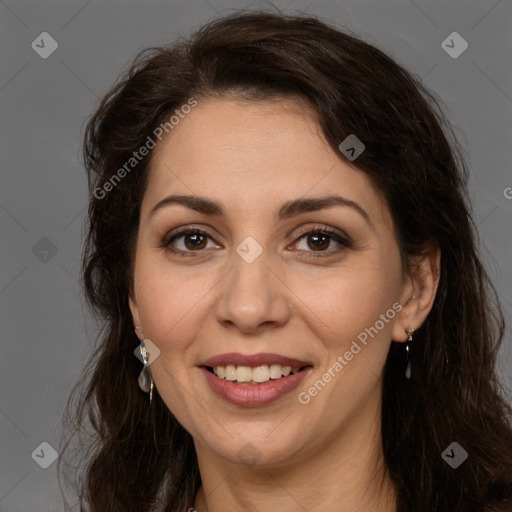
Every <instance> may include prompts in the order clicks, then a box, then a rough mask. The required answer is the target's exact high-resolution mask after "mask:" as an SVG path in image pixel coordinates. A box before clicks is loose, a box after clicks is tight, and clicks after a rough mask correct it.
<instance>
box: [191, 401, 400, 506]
mask: <svg viewBox="0 0 512 512" xmlns="http://www.w3.org/2000/svg"><path fill="white" fill-rule="evenodd" d="M374 411H375V409H374ZM379 413H380V410H379ZM371 419H372V418H366V420H371ZM362 425H364V426H365V428H362ZM197 448H200V447H198V446H197V444H196V450H197ZM197 453H198V461H199V469H200V473H201V478H202V483H203V485H202V487H201V489H200V491H199V493H198V495H197V499H196V502H195V505H194V508H195V509H196V511H197V512H220V511H222V512H224V511H225V510H234V511H238V510H244V511H248V512H263V511H267V510H275V509H277V510H280V511H282V512H299V511H300V512H302V511H304V510H307V511H308V512H320V511H322V512H325V510H343V511H344V512H362V511H365V512H396V503H397V500H396V492H395V486H394V484H393V482H392V480H391V477H390V475H389V472H388V471H387V469H386V467H385V463H384V454H383V451H382V442H381V434H380V417H379V419H377V418H375V417H374V418H373V421H357V422H354V424H353V425H352V426H348V427H346V428H345V427H344V430H343V434H342V435H340V434H339V433H336V435H333V438H332V439H327V440H325V442H324V443H323V448H322V449H318V450H316V451H314V453H313V452H312V453H309V454H308V455H307V456H302V457H301V458H300V460H298V459H297V460H294V461H293V462H290V463H288V465H283V464H280V465H279V466H277V465H275V466H267V467H266V468H261V467H257V466H254V467H245V466H240V465H236V464H233V463H229V462H226V461H225V459H221V458H220V457H217V456H212V455H211V452H210V454H209V455H206V454H205V453H206V452H205V450H201V449H199V450H197Z"/></svg>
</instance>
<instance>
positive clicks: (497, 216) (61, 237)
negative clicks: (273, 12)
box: [0, 0, 512, 512]
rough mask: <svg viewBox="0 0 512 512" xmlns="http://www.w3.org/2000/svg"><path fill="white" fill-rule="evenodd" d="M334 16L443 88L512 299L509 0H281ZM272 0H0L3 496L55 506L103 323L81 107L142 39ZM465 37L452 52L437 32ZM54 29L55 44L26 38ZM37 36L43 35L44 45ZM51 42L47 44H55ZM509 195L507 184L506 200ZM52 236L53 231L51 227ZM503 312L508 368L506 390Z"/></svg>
mask: <svg viewBox="0 0 512 512" xmlns="http://www.w3.org/2000/svg"><path fill="white" fill-rule="evenodd" d="M274 5H277V6H278V7H279V8H280V9H282V10H284V11H286V12H291V11H294V10H296V11H301V12H309V13H313V14H316V15H319V16H321V17H324V18H326V19H329V20H333V21H336V22H337V23H339V24H342V25H344V26H346V27H348V28H349V29H352V30H354V31H355V32H357V33H359V34H360V35H362V36H363V37H364V38H365V39H366V40H367V41H368V42H370V43H373V44H375V45H377V46H378V47H380V48H381V49H383V50H385V51H387V52H389V53H390V54H391V55H392V56H393V57H394V58H395V59H397V60H398V61H399V62H400V63H402V64H403V65H404V66H406V67H407V68H408V69H410V70H411V71H413V72H414V73H416V74H417V75H419V76H420V77H422V78H423V79H424V83H425V85H426V86H427V87H428V88H430V89H431V90H433V91H435V92H436V93H437V94H438V95H439V96H440V97H441V98H442V100H443V101H444V103H445V105H446V110H447V112H448V114H449V118H450V119H451V121H452V122H453V124H454V125H455V127H456V130H457V134H458V136H459V138H460V140H461V142H462V144H463V146H464V147H465V148H466V150H467V153H468V165H469V168H470V171H471V194H472V197H473V201H474V209H475V217H476V220H477V224H478V226H479V230H480V232H481V239H482V251H483V252H484V257H485V261H486V264H487V266H488V269H489V272H490V274H491V276H492V278H493V279H494V281H495V283H496V285H497V288H498V291H499V293H500V295H501V299H502V301H503V306H504V309H505V313H506V315H507V319H510V315H511V311H512V304H511V303H512V267H511V264H510V256H511V229H510V226H511V217H512V216H511V213H512V189H510V188H509V187H512V176H511V172H510V162H511V161H512V158H511V157H512V154H511V148H512V140H511V131H512V130H511V124H512V116H511V113H512V80H511V70H512V69H511V62H512V61H511V59H510V54H511V51H510V50H511V39H512V31H511V17H512V5H511V2H510V1H509V0H500V1H496V0H473V1H468V0H457V1H453V0H452V1H450V2H439V1H433V0H430V1H427V0H414V1H412V0H386V1H383V0H371V1H369V0H338V1H334V0H329V1H309V2H308V1H302V0H296V1H294V0H286V1H283V2H281V1H276V2H275V4H274ZM245 7H249V8H269V4H268V3H266V2H252V3H246V2H244V1H241V2H235V1H228V0H208V1H206V0H204V1H203V0H186V1H185V0H176V1H167V2H164V1H152V2H144V1H142V0H139V1H123V2H112V1H100V0H89V1H87V0H85V1H75V0H73V1H70V0H67V1H60V2H57V1H48V2H36V1H16V0H5V1H0V48H1V50H0V119H1V124H0V130H1V134H0V141H1V142H0V144H1V146H0V154H1V160H0V175H1V186H0V229H1V233H2V235H1V236H2V244H1V246H0V257H1V260H0V261H1V267H0V303H1V310H0V311H1V317H0V326H1V362H2V365H1V372H0V434H1V439H0V510H1V511H2V512H14V511H20V512H32V511H38V512H39V511H46V510H51V511H62V510H64V507H63V504H62V501H61V500H60V501H59V488H58V484H57V479H56V472H55V468H56V462H54V463H53V464H52V465H50V466H49V468H48V469H46V470H45V469H42V468H41V467H40V466H39V465H38V464H37V463H36V460H37V459H36V458H34V459H33V458H32V457H31V454H32V453H33V452H34V450H36V448H37V450H36V453H39V455H40V457H39V460H40V461H43V459H44V460H48V459H47V458H48V457H49V456H50V454H49V451H48V449H47V448H45V447H44V446H43V448H42V449H43V452H41V448H38V447H39V445H40V444H41V443H42V442H47V443H49V444H50V445H51V446H52V447H54V448H55V449H56V450H58V449H59V440H60V418H61V414H62V412H63V407H64V403H65V400H66V398H67V395H68V393H69V392H70V390H71V388H72V386H73V384H74V383H75V381H76V380H77V378H78V376H79V374H80V370H81V367H82V363H83V361H84V359H85V357H86V356H87V355H88V353H89V351H90V349H91V346H92V343H93V342H94V339H95V335H96V332H97V330H96V329H97V328H96V325H95V323H94V322H93V321H92V319H91V317H90V314H89V313H88V312H87V311H85V310H84V307H83V305H82V300H81V292H80V288H79V285H78V281H77V276H78V273H79V265H80V253H81V245H82V234H83V223H84V213H85V209H86V198H87V192H86V179H85V173H84V171H83V168H82V166H81V164H80V153H79V151H80V145H81V135H82V133H83V131H82V130H83V124H84V121H85V119H86V118H87V117H88V116H89V115H90V114H91V113H92V111H93V109H94V107H95V105H96V104H97V101H98V99H99V98H100V97H101V96H102V95H103V94H104V93H105V92H106V90H107V88H108V87H109V86H110V85H111V84H112V83H113V81H114V80H115V78H116V77H117V75H118V73H119V72H120V71H122V70H123V69H124V68H125V66H126V64H127V63H128V62H129V61H130V59H131V58H132V57H133V56H134V55H135V54H136V52H137V51H138V50H140V49H142V48H144V47H147V46H153V45H157V44H164V43H167V42H168V41H169V40H171V39H173V38H174V37H175V36H176V35H177V34H182V35H187V34H189V33H190V31H191V30H192V29H193V28H195V27H197V26H199V25H200V24H202V23H203V22H204V21H207V20H210V19H212V18H213V17H215V16H217V14H227V13H228V12H231V11H232V10H234V9H239V8H245ZM454 31H456V32H458V33H459V34H460V35H461V36H462V37H463V38H464V39H465V40H466V41H467V42H468V44H469V47H468V49H467V50H466V51H465V52H464V53H462V54H461V55H460V56H459V57H458V58H452V57H451V56H449V55H448V54H447V53H446V52H445V50H444V49H443V48H442V46H441V43H442V42H443V41H444V40H445V39H446V38H447V36H448V35H449V34H451V33H452V32H454ZM42 32H49V33H50V34H51V36H52V37H53V38H54V39H55V40H56V41H57V42H58V49H57V50H56V51H55V52H54V53H53V54H52V55H51V56H49V57H48V58H47V59H43V58H41V57H40V56H39V54H38V53H36V51H34V49H33V48H32V47H31V44H32V42H33V41H34V40H35V41H36V42H38V41H40V38H38V36H39V35H40V34H41V33H42ZM39 44H41V43H39ZM46 48H48V46H47V45H46ZM507 196H508V198H507ZM45 237H46V238H45ZM511 361H512V348H511V332H510V322H509V324H508V330H507V335H506V339H505V343H504V346H503V347H502V352H501V357H500V369H501V370H500V371H501V373H502V375H503V380H504V382H505V383H506V384H507V386H508V387H509V388H510V387H511V385H512V375H511V370H510V367H511V365H510V362H511Z"/></svg>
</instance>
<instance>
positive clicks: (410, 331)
mask: <svg viewBox="0 0 512 512" xmlns="http://www.w3.org/2000/svg"><path fill="white" fill-rule="evenodd" d="M405 332H406V333H407V336H408V337H409V339H408V340H407V342H406V344H405V378H406V379H410V378H411V346H410V345H411V343H412V335H413V333H414V329H413V328H412V327H408V328H407V329H405Z"/></svg>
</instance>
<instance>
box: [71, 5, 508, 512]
mask: <svg viewBox="0 0 512 512" xmlns="http://www.w3.org/2000/svg"><path fill="white" fill-rule="evenodd" d="M227 96H229V97H237V98H244V99H248V100H254V101H260V100H265V99H268V98H279V97H283V98H284V97H286V98H299V99H302V100H306V101H307V102H308V103H309V105H310V106H311V107H312V111H313V112H314V113H315V115H316V117H317V122H318V123H319V126H320V127H321V129H322V131H323V134H324V136H325V138H326V140H327V141H328V143H329V144H330V145H331V146H332V149H333V151H335V152H337V153H338V155H339V157H340V158H342V159H344V158H345V157H344V156H343V155H342V154H341V153H340V152H339V150H338V145H339V144H340V142H341V141H343V140H344V139H345V138H346V137H347V136H348V135H349V134H356V135H357V137H358V138H359V139H360V140H362V141H363V142H364V144H365V146H366V149H365V151H364V152H363V153H362V154H361V155H360V156H359V157H358V159H357V164H355V165H356V167H357V168H358V169H359V170H360V171H361V172H364V173H365V174H366V175H367V176H368V177H369V178H370V179H371V181H372V183H373V184H374V185H375V186H376V187H377V189H378V190H379V191H380V192H381V194H382V196H383V198H384V199H385V201H386V203H387V205H388V207H389V210H390V212H391V214H392V218H393V222H394V225H395V229H396V232H397V234H398V244H399V247H400V252H401V256H402V261H403V263H404V269H406V270H407V265H408V261H409V259H410V257H411V256H414V255H419V254H422V253H424V251H425V250H426V247H427V246H428V245H429V244H430V243H432V242H435V243H436V244H437V245H438V246H439V248H440V250H441V254H442V257H441V269H440V283H439V288H438V291H437V295H436V299H435V302H434V305H433V308H432V310H431V312H430V314H429V316H428V318H427V319H426V321H425V322H424V324H423V326H422V327H421V328H420V329H419V330H418V332H417V334H416V336H415V341H414V344H413V346H412V348H413V350H412V356H411V365H412V378H411V379H410V380H406V379H405V378H404V371H403V369H404V355H403V345H401V344H399V343H394V342H393V343H392V344H391V349H390V351H389V354H388V357H387V361H386V365H385V369H384V382H383V390H382V393H383V403H382V418H381V419H382V441H383V448H384V456H385V461H386V464H387V467H388V469H389V471H390V474H391V475H392V478H393V479H394V482H395V484H396V488H397V491H398V508H397V511H398V512H409V511H411V510H414V511H415V512H432V511H434V510H435V511H436V512H470V511H475V512H476V511H482V510H506V509H507V508H506V507H508V510H511V507H512V505H511V503H512V427H511V414H512V411H511V408H510V406H509V404H508V403H507V401H506V400H505V398H504V390H503V389H502V388H501V386H500V382H499V380H498V378H497V373H496V368H495V363H496V356H497V352H498V349H499V346H500V343H501V341H502V337H503V331H504V319H503V314H502V313H501V309H500V306H499V302H498V300H497V296H496V292H495V289H494V287H493V286H492V283H491V282H490V280H489V278H488V276H487V274H486V271H485V269H484V267H483V264H482V262H481V258H480V256H479V251H478V244H479V242H478V238H477V233H476V228H475V225H474V223H473V221H472V217H471V211H470V206H469V202H468V199H467V185H466V184H467V177H468V171H467V167H466V164H465V161H464V160H465V158H464V154H463V151H462V149H461V146H460V145H459V143H458V142H457V139H456V136H455V133H454V130H453V128H452V127H451V126H450V123H449V122H448V121H447V118H446V115H445V114H444V113H443V110H442V108H441V103H442V102H441V100H439V99H438V98H437V97H436V95H434V94H433V93H432V92H429V91H428V90H426V89H425V88H424V86H423V85H422V84H421V82H420V80H419V79H418V78H417V77H415V76H414V75H412V74H411V73H410V72H408V71H406V70H405V69H404V68H403V67H401V65H399V64H398V63H397V62H395V61H394V60H393V59H391V58H390V57H389V56H387V55H386V54H385V53H384V52H382V51H381V50H379V49H377V48H376V47H374V46H372V45H369V44H368V43H366V42H364V41H363V40H361V39H360V38H359V37H358V36H357V35H354V34H352V33H350V32H349V31H347V30H345V29H339V28H338V27H335V26H332V25H330V24H328V23H327V22H324V21H321V20H319V19H318V18H315V17H312V16H288V15H282V14H274V13H268V12H264V11H261V12H248V13H237V14H233V15H230V16H227V17H223V18H219V19H216V20H213V21H212V22H210V23H208V24H206V25H204V26H203V27H202V28H200V29H199V30H197V31H196V32H195V33H194V34H193V35H192V36H191V37H190V38H188V39H184V40H180V41H177V42H175V43H172V44H170V45H168V46H164V47H158V48H149V49H146V50H144V51H143V52H141V53H139V54H138V55H137V56H136V58H135V60H134V61H133V62H132V63H131V65H130V67H129V69H128V70H127V71H126V72H125V73H124V74H123V75H122V76H120V77H119V79H118V81H117V83H116V84H115V85H114V87H113V88H112V89H111V90H110V91H109V92H108V93H107V94H106V95H105V97H104V98H103V99H102V100H101V102H100V104H99V106H98V107H97V109H96V110H95V112H94V114H93V115H92V117H91V118H90V119H89V121H88V123H87V126H86V130H85V138H84V153H83V154H84V162H85V167H86V170H87V173H88V179H89V191H90V194H89V198H90V202H89V210H88V231H87V238H86V242H85V247H84V253H83V285H84V290H85V294H86V298H87V300H88V302H89V303H90V304H91V305H92V307H93V308H94V310H95V311H96V313H97V315H98V317H99V318H100V319H101V321H102V325H103V329H102V331H101V334H100V336H99V339H98V342H97V345H96V346H95V348H94V353H93V355H92V356H91V358H90V359H89V361H88V363H87V365H86V366H85V368H84V373H83V376H82V378H81V380H80V381H79V382H78V383H77V385H76V387H75V388H74V390H73V393H72V395H71V396H70V399H69V402H68V406H67V411H68V412H67V415H66V425H67V428H69V429H70V432H71V434H70V437H69V438H68V440H67V442H66V447H68V445H69V446H71V444H70V443H71V441H72V439H73V438H74V439H80V444H79V450H80V452H79V454H80V460H81V464H80V466H78V467H80V479H79V480H80V483H79V484H78V483H77V489H78V493H79V496H80V507H81V510H82V511H90V512H105V511H106V510H108V511H109V512H132V511H133V512H150V511H154V510H165V511H168V512H184V511H186V510H187V509H188V508H189V507H192V506H193V504H194V498H195V495H196V493H197V491H198V489H199V487H200V485H201V477H200V473H199V469H198V464H197V458H196V454H195V450H194V444H193V441H192V438H191V436H190V434H189V433H188V432H187V431H186V430H185V429H184V428H183V427H182V426H181V425H180V424H179V423H178V421H177V420H176V418H175V417H174V416H173V414H172V412H171V411H170V410H169V409H168V408H167V406H166V405H165V403H164V402H163V401H162V399H161V398H160V396H159V395H158V392H157V391H156V393H155V396H154V398H153V404H152V405H151V406H149V405H148V403H147V397H146V395H145V394H144V393H142V391H141V390H140V389H139V387H138V385H137V376H138V373H139V372H140V370H141V364H140V361H138V359H137V358H136V357H134V354H133V352H134V349H135V348H136V347H137V345H138V344H139V340H138V339H137V337H136V336H135V334H134V331H133V321H132V317H131V314H130V310H129V306H128V296H129V292H130V290H131V286H132V280H133V256H134V250H135V243H136V236H137V228H138V222H139V214H140V205H141V201H142V197H143V194H144V190H145V185H146V179H147V176H148V172H149V170H150V162H151V153H149V154H148V155H147V156H145V157H144V158H143V159H141V161H140V162H138V163H137V165H136V166H134V168H133V169H131V170H130V172H129V173H126V176H124V177H123V179H121V180H119V182H118V183H117V182H116V184H115V186H111V187H108V186H107V187H105V185H106V184H107V182H109V180H111V179H112V176H113V175H114V174H115V173H116V172H117V171H118V169H120V168H121V167H122V166H123V165H124V164H125V163H126V162H127V161H128V160H129V159H130V158H131V156H132V155H133V153H134V152H136V151H137V150H138V149H139V148H140V147H141V146H143V145H144V143H145V142H146V141H147V140H148V137H152V136H153V133H154V131H155V129H156V127H158V126H159V125H160V124H161V123H162V122H164V121H166V120H167V119H168V118H169V116H170V115H172V113H173V112H175V111H176V110H177V109H179V108H180V107H181V106H182V105H184V104H186V103H187V102H188V101H189V100H190V98H192V97H193V98H196V99H197V101H199V102H200V101H203V100H206V99H208V98H211V97H227ZM110 183H112V182H111V181H110ZM107 189H108V190H109V192H108V194H107V195H106V197H100V196H102V195H103V194H99V193H98V192H97V191H98V190H107ZM84 434H86V439H84V438H83V437H82V436H83V435H84ZM454 441H456V442H457V443H459V444H460V445H461V446H462V447H463V448H464V449H465V450H466V451H467V452H468V454H469V457H468V459H467V460H466V461H465V462H464V463H463V464H462V465H461V466H460V467H458V468H457V469H452V468H451V467H450V466H449V465H448V464H447V463H446V462H445V461H444V460H443V458H442V457H441V453H442V452H443V451H444V450H445V448H446V447H447V446H449V445H450V444H451V443H452V442H454ZM70 467H71V466H70V465H69V467H68V469H69V468H70ZM500 507H502V508H501V509H500ZM503 507H504V508H503Z"/></svg>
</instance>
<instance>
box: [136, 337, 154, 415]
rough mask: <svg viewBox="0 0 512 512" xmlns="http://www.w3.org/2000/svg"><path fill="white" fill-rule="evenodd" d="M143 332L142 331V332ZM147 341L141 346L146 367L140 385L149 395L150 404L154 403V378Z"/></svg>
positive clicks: (140, 375) (139, 381)
mask: <svg viewBox="0 0 512 512" xmlns="http://www.w3.org/2000/svg"><path fill="white" fill-rule="evenodd" d="M137 328H138V329H140V327H136V328H135V329H137ZM141 332H142V331H141ZM144 341H145V340H142V341H141V342H140V345H139V350H140V355H141V356H142V361H143V363H144V367H143V368H142V371H141V372H140V374H139V378H138V383H139V387H140V389H142V391H144V393H149V404H150V405H151V403H152V402H153V386H154V385H153V376H152V375H151V370H150V369H149V353H148V352H147V350H146V344H145V343H144Z"/></svg>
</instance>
